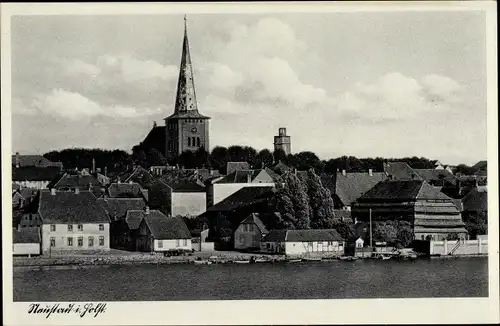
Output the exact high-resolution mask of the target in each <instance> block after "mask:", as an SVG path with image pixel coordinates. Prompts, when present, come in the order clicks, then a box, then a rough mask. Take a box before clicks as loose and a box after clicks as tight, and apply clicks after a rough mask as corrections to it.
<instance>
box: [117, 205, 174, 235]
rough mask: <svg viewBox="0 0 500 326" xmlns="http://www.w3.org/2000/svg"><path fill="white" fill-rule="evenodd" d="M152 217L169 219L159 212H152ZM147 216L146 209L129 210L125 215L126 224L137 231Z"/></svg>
mask: <svg viewBox="0 0 500 326" xmlns="http://www.w3.org/2000/svg"><path fill="white" fill-rule="evenodd" d="M149 214H150V215H153V216H158V217H161V218H167V217H166V216H165V215H164V214H163V213H162V212H160V211H158V210H150V211H149ZM144 216H146V212H145V211H144V209H138V210H129V211H127V214H126V215H125V222H126V223H127V225H128V227H129V229H130V230H137V229H138V228H139V226H140V225H141V221H142V219H143V218H144Z"/></svg>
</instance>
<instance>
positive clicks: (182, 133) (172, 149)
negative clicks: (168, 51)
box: [165, 16, 210, 159]
mask: <svg viewBox="0 0 500 326" xmlns="http://www.w3.org/2000/svg"><path fill="white" fill-rule="evenodd" d="M209 120H210V117H207V116H204V115H202V114H200V113H199V112H198V103H197V102H196V90H195V88H194V76H193V67H192V64H191V55H190V53H189V42H188V35H187V22H186V16H184V41H183V44H182V55H181V65H180V69H179V81H178V83H177V96H176V99H175V109H174V113H173V114H172V115H170V116H168V117H166V118H165V134H166V135H165V136H166V142H165V145H166V149H165V154H166V157H167V158H168V159H172V158H176V157H178V156H179V155H180V154H182V152H184V151H188V150H189V151H193V152H195V151H197V150H198V149H199V148H205V150H206V151H209V124H208V122H209Z"/></svg>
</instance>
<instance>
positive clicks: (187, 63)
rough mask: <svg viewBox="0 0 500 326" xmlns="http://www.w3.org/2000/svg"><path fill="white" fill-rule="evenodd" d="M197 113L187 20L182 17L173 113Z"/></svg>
mask: <svg viewBox="0 0 500 326" xmlns="http://www.w3.org/2000/svg"><path fill="white" fill-rule="evenodd" d="M189 111H191V112H193V113H195V112H196V113H198V104H197V102H196V92H195V89H194V78H193V67H192V64H191V54H190V53H189V41H188V34H187V18H186V15H184V41H183V43H182V56H181V66H180V69H179V81H178V83H177V97H176V100H175V113H176V114H182V113H189Z"/></svg>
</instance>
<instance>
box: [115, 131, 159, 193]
mask: <svg viewBox="0 0 500 326" xmlns="http://www.w3.org/2000/svg"><path fill="white" fill-rule="evenodd" d="M164 136H165V135H163V137H164ZM145 175H146V176H147V177H149V180H153V176H152V175H151V173H149V171H148V170H146V169H145V168H143V167H142V166H140V165H135V166H134V167H133V168H131V169H130V168H128V169H127V170H125V171H122V172H120V173H117V174H116V175H115V176H114V177H113V178H111V179H113V180H119V181H121V182H122V183H124V182H129V181H133V182H137V183H139V184H142V182H143V178H144V176H145Z"/></svg>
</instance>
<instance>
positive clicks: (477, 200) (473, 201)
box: [462, 189, 488, 212]
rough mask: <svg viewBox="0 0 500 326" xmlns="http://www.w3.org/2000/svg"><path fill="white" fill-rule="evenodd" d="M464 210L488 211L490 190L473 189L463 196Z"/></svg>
mask: <svg viewBox="0 0 500 326" xmlns="http://www.w3.org/2000/svg"><path fill="white" fill-rule="evenodd" d="M462 203H463V210H464V211H469V212H470V211H473V212H478V211H487V210H488V192H487V191H478V190H477V189H472V190H471V191H469V193H468V194H467V195H465V197H464V198H462Z"/></svg>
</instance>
